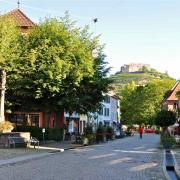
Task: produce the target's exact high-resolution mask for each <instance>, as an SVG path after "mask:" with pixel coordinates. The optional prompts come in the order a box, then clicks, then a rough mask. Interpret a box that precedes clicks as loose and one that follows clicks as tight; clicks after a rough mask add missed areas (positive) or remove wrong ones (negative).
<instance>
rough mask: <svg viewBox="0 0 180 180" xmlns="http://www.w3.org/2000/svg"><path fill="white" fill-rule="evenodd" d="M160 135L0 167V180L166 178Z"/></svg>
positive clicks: (122, 140) (134, 138)
mask: <svg viewBox="0 0 180 180" xmlns="http://www.w3.org/2000/svg"><path fill="white" fill-rule="evenodd" d="M158 143H159V136H158V135H153V134H147V135H144V136H143V139H139V137H138V136H137V135H135V136H134V137H128V138H124V139H119V140H115V141H111V142H108V143H104V144H99V145H93V146H88V147H83V148H77V149H72V150H68V151H65V152H63V153H54V154H53V155H51V156H48V157H43V158H41V159H37V160H30V161H28V162H22V163H17V164H13V165H9V166H1V167H0V179H1V180H32V179H33V180H76V179H77V180H130V179H131V180H132V179H134V180H146V179H147V180H150V179H158V180H160V179H165V176H164V174H163V170H162V157H163V153H162V150H161V149H159V148H158V147H159V144H158Z"/></svg>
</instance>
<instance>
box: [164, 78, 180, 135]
mask: <svg viewBox="0 0 180 180" xmlns="http://www.w3.org/2000/svg"><path fill="white" fill-rule="evenodd" d="M178 91H180V81H177V82H176V83H175V85H174V86H173V87H172V88H171V89H170V90H169V91H168V92H167V93H166V94H165V98H164V100H163V102H162V108H163V109H166V110H168V111H173V112H175V113H176V114H177V120H178V121H177V123H175V124H174V125H172V126H170V127H169V131H170V133H171V134H173V135H180V121H179V120H180V119H179V116H180V114H179V113H178V111H179V107H180V104H179V98H178V97H177V95H176V93H177V92H178Z"/></svg>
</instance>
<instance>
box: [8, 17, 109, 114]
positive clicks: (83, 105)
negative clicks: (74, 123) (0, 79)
mask: <svg viewBox="0 0 180 180" xmlns="http://www.w3.org/2000/svg"><path fill="white" fill-rule="evenodd" d="M19 42H21V43H20V44H21V45H22V52H23V53H22V54H23V56H22V57H21V58H20V60H19V61H20V62H19V64H20V65H19V66H18V68H17V71H15V72H13V75H12V76H11V79H10V81H8V89H7V96H6V97H7V99H8V104H9V105H10V106H11V107H12V110H16V109H21V110H28V111H30V110H31V111H37V110H60V109H61V110H64V109H65V110H66V111H67V112H70V113H71V112H73V111H76V112H80V113H87V112H88V111H91V112H94V111H97V109H98V108H99V107H100V105H101V104H100V102H101V101H102V99H103V95H102V92H107V91H108V89H109V86H110V82H111V81H110V80H109V78H107V73H108V71H109V68H106V62H105V56H104V55H103V51H102V46H101V45H99V40H98V38H97V37H95V38H93V37H92V36H91V34H90V33H89V32H88V29H87V28H86V27H85V28H84V29H80V28H77V27H75V25H74V23H73V22H72V21H71V19H70V18H69V16H68V15H66V17H64V18H62V19H45V21H43V22H41V23H40V24H39V25H38V26H35V27H34V28H33V29H32V30H31V31H30V32H29V34H28V36H23V37H22V38H21V39H20V40H19ZM94 49H96V50H97V55H98V56H97V57H96V58H94V57H93V56H92V51H93V50H94ZM12 102H13V104H12ZM27 102H28V103H27Z"/></svg>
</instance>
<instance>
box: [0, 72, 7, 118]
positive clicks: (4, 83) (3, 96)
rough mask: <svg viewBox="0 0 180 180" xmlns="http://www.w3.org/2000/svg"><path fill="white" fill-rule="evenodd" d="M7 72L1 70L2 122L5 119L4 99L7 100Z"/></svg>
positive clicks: (0, 114) (0, 109) (0, 105)
mask: <svg viewBox="0 0 180 180" xmlns="http://www.w3.org/2000/svg"><path fill="white" fill-rule="evenodd" d="M5 86H6V72H5V70H2V72H1V102H0V122H2V121H4V120H5V118H4V100H5V90H6V87H5Z"/></svg>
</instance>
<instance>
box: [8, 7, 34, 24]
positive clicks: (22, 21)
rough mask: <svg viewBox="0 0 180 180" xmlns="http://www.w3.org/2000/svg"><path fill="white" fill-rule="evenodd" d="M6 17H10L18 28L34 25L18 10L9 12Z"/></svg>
mask: <svg viewBox="0 0 180 180" xmlns="http://www.w3.org/2000/svg"><path fill="white" fill-rule="evenodd" d="M8 15H10V16H12V17H13V18H14V20H15V21H16V23H17V25H18V26H19V27H32V26H34V23H33V22H32V21H31V20H30V19H29V18H28V17H27V16H26V15H25V14H24V13H23V12H22V11H21V10H19V9H15V10H13V11H10V12H9V13H8Z"/></svg>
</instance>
